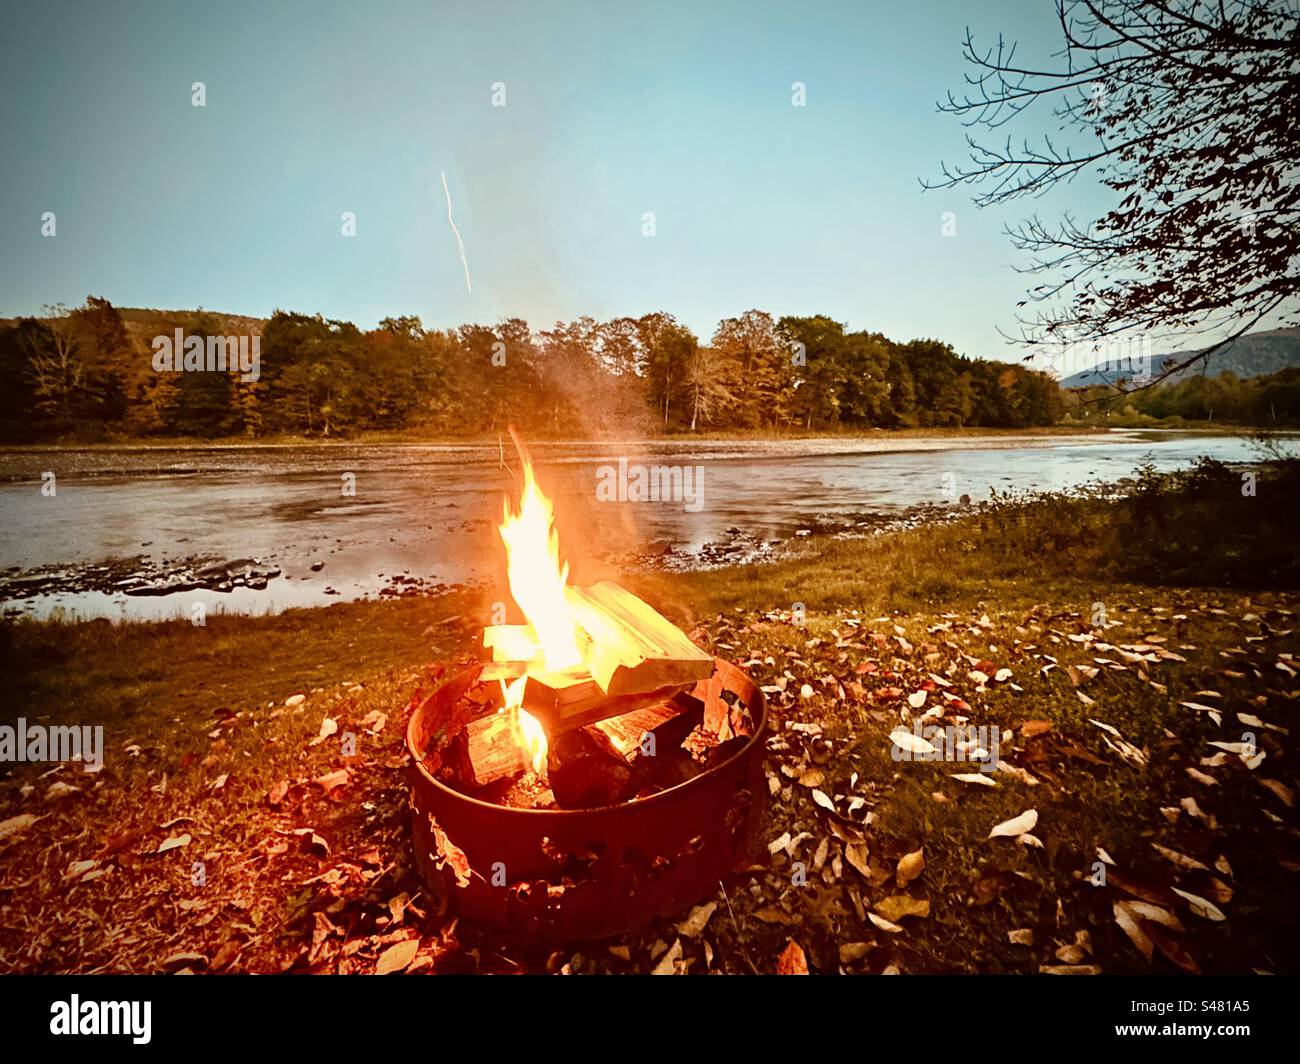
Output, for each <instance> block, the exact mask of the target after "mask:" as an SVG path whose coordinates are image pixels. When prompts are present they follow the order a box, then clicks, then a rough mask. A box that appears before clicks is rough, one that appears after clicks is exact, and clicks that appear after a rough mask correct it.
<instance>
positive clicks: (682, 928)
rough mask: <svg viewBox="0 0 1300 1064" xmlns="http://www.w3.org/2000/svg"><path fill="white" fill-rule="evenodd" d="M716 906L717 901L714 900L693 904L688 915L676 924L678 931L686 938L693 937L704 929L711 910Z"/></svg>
mask: <svg viewBox="0 0 1300 1064" xmlns="http://www.w3.org/2000/svg"><path fill="white" fill-rule="evenodd" d="M717 907H718V903H717V902H716V901H711V902H707V903H706V904H704V905H697V906H695V908H693V909H692V910H691V912H690V915H689V916H687V917H686V919H685V920H683V921H682V922H681V923H680V924H678V925H677V930H678V932H679V933H680V934H683V935H685V936H686V937H687V938H694V937H695V936H696V935H698V934H699V933H700V932H701V931H703V930H704V928H705V925H707V924H708V922H709V918H710V917H712V916H713V911H714V910H715V909H716V908H717Z"/></svg>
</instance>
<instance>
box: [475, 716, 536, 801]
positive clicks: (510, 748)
mask: <svg viewBox="0 0 1300 1064" xmlns="http://www.w3.org/2000/svg"><path fill="white" fill-rule="evenodd" d="M465 739H466V752H467V755H468V760H469V774H470V776H471V779H470V780H469V782H470V783H472V784H473V785H474V786H476V787H486V786H487V785H488V784H489V783H496V781H497V780H502V779H511V778H513V777H515V776H518V775H519V774H520V773H521V772H523V771H524V770H525V769H527V768H528V767H529V764H530V762H529V760H528V755H527V754H526V753H525V752H524V750H523V748H522V747H521V746H520V745H519V743H518V742H517V741H516V739H515V735H514V729H513V728H512V727H511V724H510V717H509V715H508V714H505V713H492V714H489V715H488V716H486V717H479V719H478V720H473V721H470V722H469V724H468V725H466V727H465Z"/></svg>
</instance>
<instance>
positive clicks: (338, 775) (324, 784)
mask: <svg viewBox="0 0 1300 1064" xmlns="http://www.w3.org/2000/svg"><path fill="white" fill-rule="evenodd" d="M312 783H315V784H317V785H318V786H320V787H321V789H323V790H324V791H325V793H326V794H329V793H330V792H331V791H333V790H334V789H335V788H336V787H346V786H347V785H348V770H347V769H345V768H341V769H338V770H337V771H335V772H327V773H325V775H323V776H317V777H316V778H315V779H314V780H312Z"/></svg>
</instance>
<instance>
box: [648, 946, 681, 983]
mask: <svg viewBox="0 0 1300 1064" xmlns="http://www.w3.org/2000/svg"><path fill="white" fill-rule="evenodd" d="M681 959H682V940H681V939H680V938H679V939H677V940H676V941H675V942H674V943H673V944H672V946H670V947H669V949H668V952H667V953H665V954H664V955H663V956H662V957H660V958H659V963H658V964H656V965H655V966H654V968H653V969H652V970H651V972H650V974H651V975H681V974H682V973H681V969H680V968H678V967H677V962H678V961H680V960H681Z"/></svg>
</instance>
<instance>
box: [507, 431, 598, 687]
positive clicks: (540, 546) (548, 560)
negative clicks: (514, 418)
mask: <svg viewBox="0 0 1300 1064" xmlns="http://www.w3.org/2000/svg"><path fill="white" fill-rule="evenodd" d="M510 436H511V438H512V439H513V440H514V441H515V447H516V448H517V449H518V451H519V458H520V460H521V461H522V463H523V473H524V483H523V487H522V488H521V490H520V492H519V509H518V510H517V511H512V509H511V506H510V500H509V499H505V500H503V503H502V508H501V510H502V513H501V524H500V526H499V531H500V532H501V541H502V542H503V543H504V544H505V547H506V573H507V575H508V577H509V579H510V594H511V595H512V596H513V597H514V600H515V602H516V603H517V604H518V606H519V608H520V609H521V610H522V611H523V614H524V617H525V618H526V619H527V620H528V623H529V624H531V625H532V626H533V630H534V631H535V632H536V633H537V642H538V645H539V646H540V648H541V657H542V661H543V664H544V667H545V668H546V670H547V671H550V672H559V671H562V670H564V669H571V668H575V667H577V666H580V665H581V664H582V661H583V659H582V651H581V650H580V649H579V646H578V626H577V624H576V623H575V622H574V620H573V615H572V613H571V612H570V610H569V604H568V600H567V599H566V597H565V594H564V588H565V585H566V584H567V583H568V580H569V567H568V565H567V564H566V565H561V564H560V537H559V536H558V535H557V534H556V531H555V514H554V511H553V509H552V507H551V500H550V499H548V498H547V497H546V496H545V495H544V494H543V493H542V489H541V488H540V487H538V485H537V478H536V477H535V476H534V475H533V463H532V459H530V458H529V456H528V452H527V451H526V450H524V446H523V444H522V443H521V442H520V440H519V437H518V436H516V435H515V432H514V430H513V429H511V430H510ZM521 691H522V688H521Z"/></svg>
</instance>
